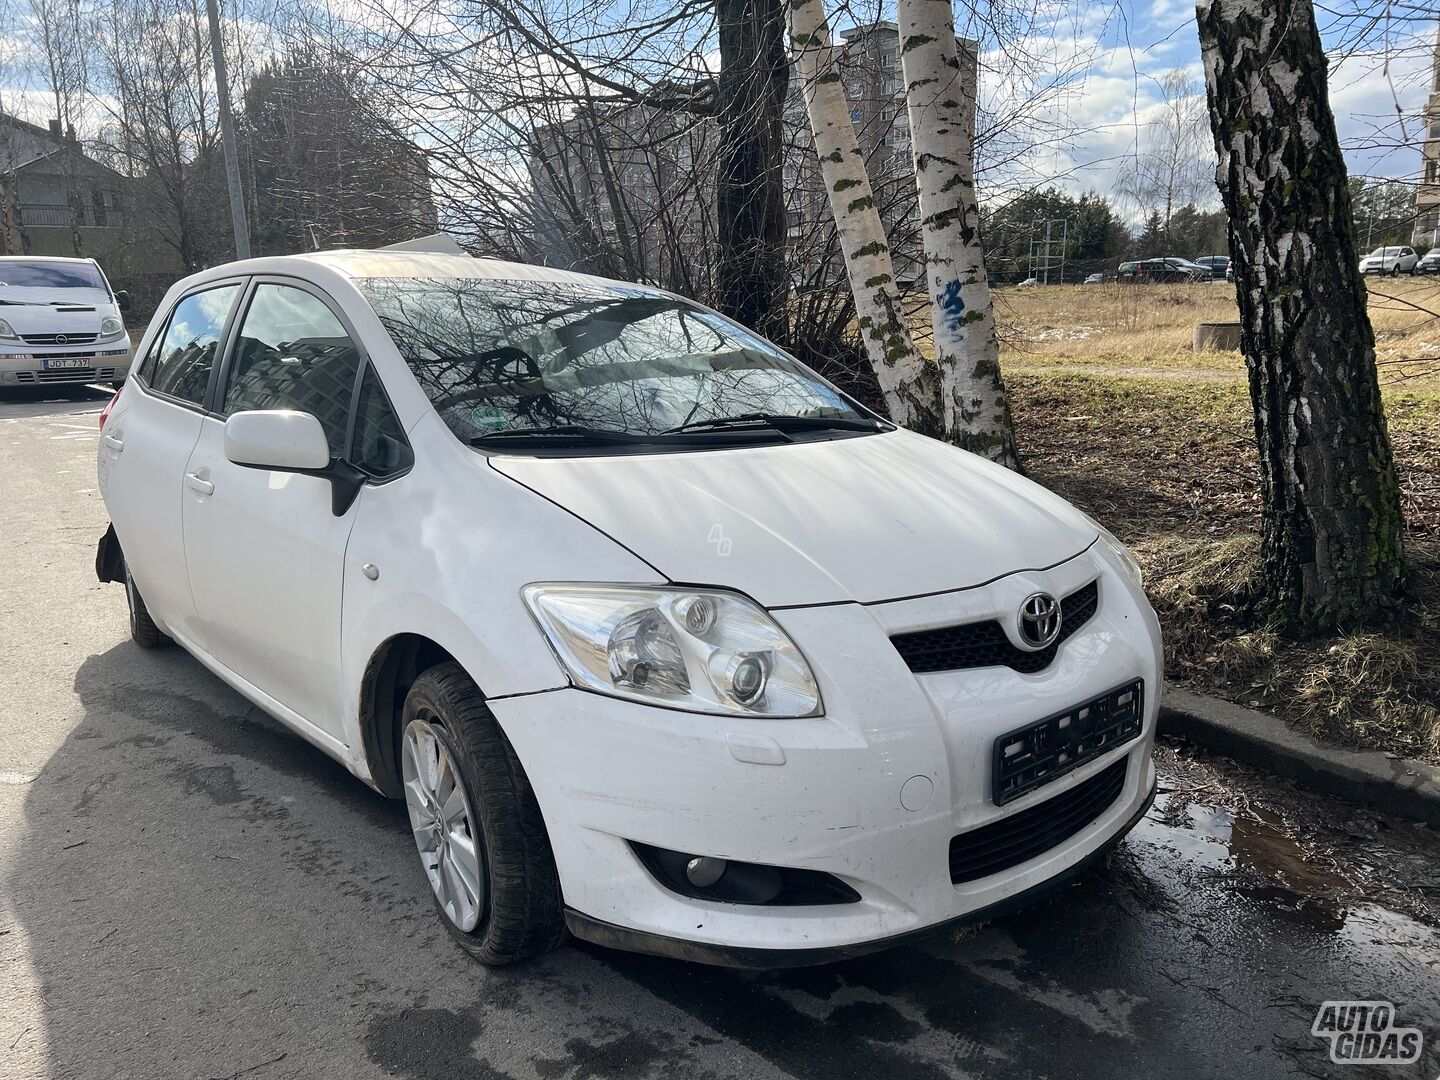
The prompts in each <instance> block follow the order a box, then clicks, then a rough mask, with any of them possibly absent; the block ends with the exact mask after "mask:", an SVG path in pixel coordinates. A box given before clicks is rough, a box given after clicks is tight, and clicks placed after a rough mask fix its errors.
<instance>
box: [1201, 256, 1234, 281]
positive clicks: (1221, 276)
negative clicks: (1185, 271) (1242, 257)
mask: <svg viewBox="0 0 1440 1080" xmlns="http://www.w3.org/2000/svg"><path fill="white" fill-rule="evenodd" d="M1195 265H1196V266H1203V267H1205V269H1206V270H1209V271H1210V279H1211V280H1212V281H1223V280H1225V273H1226V271H1228V270H1229V269H1230V256H1229V255H1201V256H1200V258H1198V259H1196V260H1195Z"/></svg>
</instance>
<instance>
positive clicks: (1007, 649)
mask: <svg viewBox="0 0 1440 1080" xmlns="http://www.w3.org/2000/svg"><path fill="white" fill-rule="evenodd" d="M1099 606H1100V583H1099V582H1098V581H1092V582H1091V583H1090V584H1089V585H1086V586H1085V587H1084V588H1082V589H1077V590H1076V591H1075V592H1073V593H1071V594H1070V595H1069V596H1067V597H1065V598H1064V599H1062V600H1061V601H1060V635H1059V637H1057V638H1056V639H1055V640H1054V641H1052V642H1051V643H1050V644H1049V645H1047V646H1045V648H1043V649H1040V650H1039V651H1037V652H1026V651H1025V650H1024V649H1021V648H1017V647H1016V646H1015V645H1013V644H1011V642H1010V639H1009V638H1008V637H1006V636H1005V629H1004V627H1002V626H1001V625H1000V621H999V620H998V619H987V620H985V621H984V622H973V623H962V624H961V625H959V626H946V627H942V628H941V629H939V630H918V631H916V632H914V633H910V634H896V635H895V636H894V637H892V638H891V639H890V643H891V644H892V645H894V646H895V648H896V650H897V651H898V652H899V653H900V657H901V659H903V660H904V661H905V663H906V665H908V666H909V668H910V670H911V671H913V672H915V673H916V674H917V675H922V674H925V673H926V672H931V671H961V670H963V669H965V668H978V667H1008V668H1012V669H1014V670H1015V671H1019V672H1022V673H1024V674H1026V675H1033V674H1035V672H1037V671H1044V670H1045V669H1046V668H1047V667H1049V666H1050V664H1051V662H1052V661H1053V660H1054V659H1055V656H1056V654H1057V653H1059V651H1060V646H1061V645H1063V644H1065V641H1066V639H1067V638H1069V637H1070V636H1071V635H1073V634H1074V633H1075V631H1077V630H1079V629H1080V627H1082V626H1084V625H1085V623H1086V622H1087V621H1089V619H1090V616H1092V615H1094V614H1095V610H1096V608H1098V607H1099Z"/></svg>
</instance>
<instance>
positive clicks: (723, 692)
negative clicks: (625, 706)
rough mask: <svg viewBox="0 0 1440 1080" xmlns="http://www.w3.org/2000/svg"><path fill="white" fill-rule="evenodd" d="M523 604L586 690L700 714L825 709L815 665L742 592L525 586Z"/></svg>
mask: <svg viewBox="0 0 1440 1080" xmlns="http://www.w3.org/2000/svg"><path fill="white" fill-rule="evenodd" d="M523 592H524V597H525V603H526V604H527V605H528V606H529V608H530V612H531V614H532V615H534V616H535V621H536V622H537V623H539V624H540V629H541V630H542V631H544V633H545V636H546V637H547V638H548V639H549V640H550V645H551V646H552V647H553V648H554V650H555V654H556V656H558V657H559V658H560V662H561V663H562V664H563V665H564V666H565V669H566V670H567V671H568V672H569V673H570V676H571V678H573V679H574V680H575V682H576V683H578V684H579V685H581V686H584V687H586V688H588V689H591V690H598V691H599V692H600V693H602V694H610V695H613V696H615V697H622V698H630V699H632V700H635V701H644V702H647V703H649V704H652V705H664V706H667V707H669V708H673V709H688V710H690V711H692V712H705V713H720V714H723V715H727V716H770V717H798V716H814V715H816V714H817V713H818V712H819V711H820V690H819V688H818V687H817V686H816V685H815V677H814V675H812V674H811V673H810V666H809V665H808V664H807V663H806V662H805V658H804V657H803V656H802V655H801V654H800V650H799V649H797V648H796V647H795V644H794V642H792V641H791V640H790V639H789V637H787V636H786V634H785V631H783V630H781V629H780V627H779V626H777V625H776V624H775V621H774V620H773V619H772V618H770V616H769V615H767V614H766V613H765V611H764V610H762V609H761V608H760V607H758V606H757V605H756V604H755V603H753V602H752V601H750V600H747V599H746V598H745V597H743V596H738V595H736V594H735V593H727V592H719V591H717V590H710V589H649V588H641V587H633V588H632V587H629V586H624V585H564V584H554V585H551V584H537V585H527V586H526V587H525V589H524V591H523Z"/></svg>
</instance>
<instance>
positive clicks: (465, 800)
mask: <svg viewBox="0 0 1440 1080" xmlns="http://www.w3.org/2000/svg"><path fill="white" fill-rule="evenodd" d="M403 719H404V725H405V726H404V730H403V733H402V735H401V746H400V772H401V778H402V780H403V781H404V789H405V807H406V810H407V811H408V812H409V815H410V828H411V833H412V835H413V837H414V840H415V847H416V849H417V850H418V852H419V854H420V865H421V867H422V868H423V870H424V871H425V878H426V881H427V882H428V883H429V885H430V892H431V896H432V897H433V899H434V901H435V906H436V908H437V909H438V910H439V912H440V918H441V921H442V922H443V923H444V924H445V928H446V930H448V931H449V932H450V935H451V936H452V937H453V938H455V940H456V941H458V942H459V943H460V945H461V946H462V947H463V948H464V949H465V950H466V951H467V952H469V953H470V954H471V955H472V956H474V957H475V958H476V959H477V960H479V961H480V962H481V963H482V964H492V965H498V964H512V963H515V962H517V961H520V960H526V959H529V958H531V957H533V956H537V955H539V954H540V953H542V952H545V951H546V950H548V949H551V948H553V947H554V946H556V945H558V944H559V943H560V941H561V940H562V939H563V938H564V935H565V929H564V920H563V916H562V904H561V898H560V881H559V876H558V875H557V873H556V871H555V859H554V856H553V855H552V854H551V851H550V838H549V835H548V834H547V833H546V831H545V822H544V819H543V818H542V817H541V815H540V806H539V804H538V803H537V802H536V800H535V793H534V791H533V790H532V789H531V787H530V781H529V780H528V779H527V778H526V776H525V770H524V769H523V768H522V767H521V765H520V761H519V759H518V758H517V757H516V756H515V751H514V750H513V749H512V748H511V746H510V742H509V740H508V739H506V738H505V733H504V732H502V731H501V730H500V725H499V723H497V722H496V720H495V717H494V714H492V713H491V712H490V710H489V708H487V707H486V705H485V699H484V696H483V695H482V694H481V693H480V690H479V688H478V687H477V686H476V685H475V684H474V682H472V681H471V680H470V677H469V676H468V675H466V674H465V671H464V669H463V668H461V667H460V665H458V664H455V663H445V664H440V665H437V666H436V667H433V668H431V669H430V670H428V671H426V672H425V673H424V674H422V675H421V676H420V677H419V678H418V679H416V680H415V684H414V685H413V686H412V687H411V688H410V693H409V694H408V695H406V698H405V709H404V713H403Z"/></svg>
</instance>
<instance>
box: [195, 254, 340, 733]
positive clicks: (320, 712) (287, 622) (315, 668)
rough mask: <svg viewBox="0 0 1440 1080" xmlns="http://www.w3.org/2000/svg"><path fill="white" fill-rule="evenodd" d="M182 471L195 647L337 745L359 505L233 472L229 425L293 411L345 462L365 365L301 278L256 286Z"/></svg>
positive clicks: (276, 476) (283, 475)
mask: <svg viewBox="0 0 1440 1080" xmlns="http://www.w3.org/2000/svg"><path fill="white" fill-rule="evenodd" d="M227 353H228V356H227V359H226V361H225V363H224V367H223V370H222V372H221V375H220V377H219V378H220V385H219V388H218V389H217V391H216V395H215V406H214V409H215V411H214V413H212V414H211V415H209V416H207V417H206V418H205V419H204V420H203V422H202V423H201V428H200V434H199V439H198V440H197V442H196V444H195V449H194V451H193V452H192V453H191V455H190V461H189V465H188V466H187V468H186V470H185V485H186V486H185V488H184V494H183V498H182V504H183V518H184V532H185V559H186V563H187V565H188V567H189V572H190V588H191V591H192V593H193V594H194V597H195V609H196V622H197V633H198V640H199V644H200V646H201V648H203V649H204V650H205V651H206V652H207V653H209V654H210V656H211V657H212V658H213V659H214V660H216V661H218V662H219V663H221V664H223V665H224V666H225V667H227V668H229V669H230V670H231V671H233V672H234V673H235V674H237V675H239V676H240V678H241V679H243V680H245V682H247V683H249V684H250V685H251V686H253V687H255V688H256V689H258V690H260V691H261V692H262V693H263V694H265V695H266V696H267V697H269V698H271V699H273V700H274V701H276V702H278V703H279V704H281V705H282V706H284V707H285V708H286V709H288V710H289V711H291V712H292V713H294V714H297V716H298V717H299V718H300V720H301V721H303V722H304V726H305V728H306V729H307V733H308V734H310V735H311V736H313V737H315V738H316V739H317V741H320V742H321V743H322V744H325V745H329V746H331V747H332V748H336V749H338V748H339V747H340V743H341V738H342V729H341V719H342V716H343V713H344V704H345V702H346V700H347V699H346V697H345V694H344V692H343V690H342V688H341V686H340V593H341V578H342V571H343V567H344V559H345V545H346V543H347V541H348V539H349V535H350V529H351V527H352V525H353V524H354V520H355V513H354V509H353V507H346V508H345V509H344V512H342V513H339V514H336V513H335V512H333V511H332V506H331V482H330V481H329V480H328V479H324V478H321V477H316V476H307V475H302V474H298V473H288V472H276V471H271V470H268V469H257V468H252V467H247V466H241V465H236V464H234V463H233V462H231V461H230V460H229V459H228V458H226V456H225V417H227V416H229V415H230V414H232V413H235V412H240V411H244V410H252V409H297V410H299V411H301V412H308V413H312V414H314V415H315V416H316V417H318V418H319V420H320V423H321V426H322V427H323V428H324V429H325V433H326V436H327V437H328V439H329V442H330V451H331V454H332V457H340V456H342V455H343V454H344V452H345V446H346V437H347V434H348V425H349V419H350V415H351V412H352V409H351V404H352V402H353V399H354V396H355V391H356V384H357V382H358V381H359V377H360V374H361V371H362V370H363V367H364V359H363V357H362V355H361V352H360V350H359V348H358V347H357V345H356V344H355V342H354V340H353V338H352V335H351V334H350V332H349V331H348V330H347V328H346V326H345V325H344V324H343V323H342V321H341V319H340V317H339V316H338V315H337V313H336V310H335V309H334V308H333V307H332V305H331V303H330V302H328V301H327V300H326V299H325V298H323V297H322V296H321V294H320V293H318V292H316V291H312V290H311V289H310V288H309V287H308V286H301V285H300V284H299V283H298V282H296V281H294V280H293V279H283V280H265V279H257V280H256V281H255V282H254V283H253V284H252V285H251V287H250V291H249V293H248V295H247V297H246V299H245V301H244V304H243V306H242V310H241V314H240V315H239V317H238V323H237V329H236V331H235V333H234V334H233V335H232V337H231V344H230V346H229V348H228V350H227Z"/></svg>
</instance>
